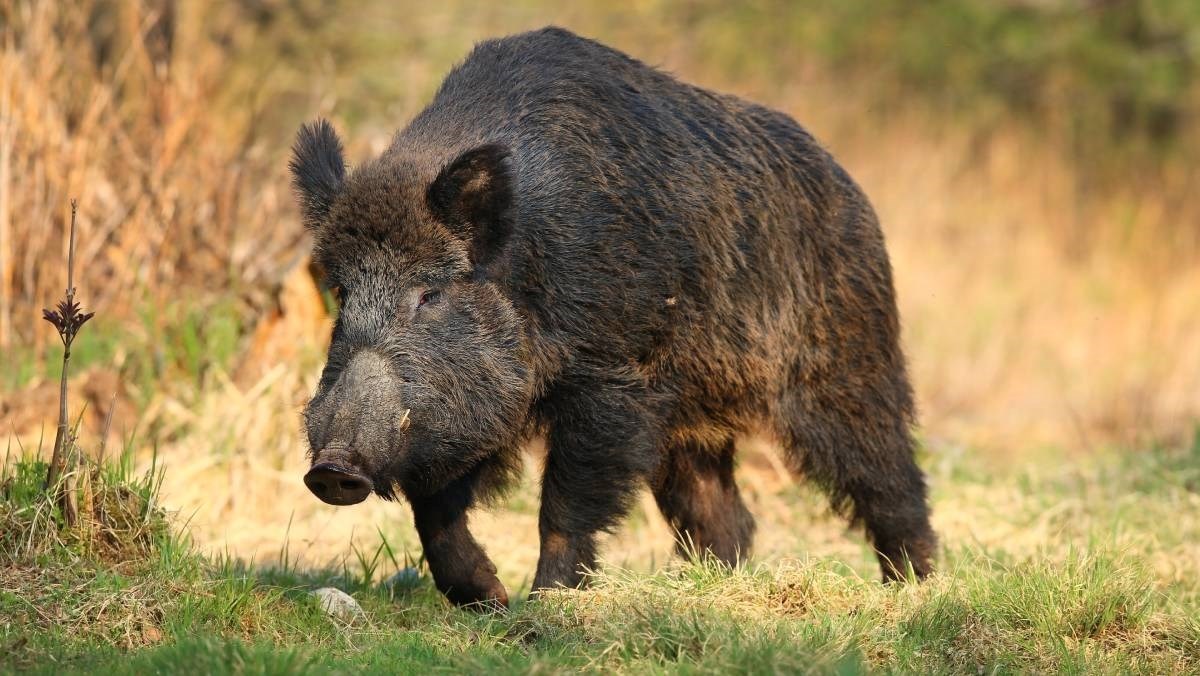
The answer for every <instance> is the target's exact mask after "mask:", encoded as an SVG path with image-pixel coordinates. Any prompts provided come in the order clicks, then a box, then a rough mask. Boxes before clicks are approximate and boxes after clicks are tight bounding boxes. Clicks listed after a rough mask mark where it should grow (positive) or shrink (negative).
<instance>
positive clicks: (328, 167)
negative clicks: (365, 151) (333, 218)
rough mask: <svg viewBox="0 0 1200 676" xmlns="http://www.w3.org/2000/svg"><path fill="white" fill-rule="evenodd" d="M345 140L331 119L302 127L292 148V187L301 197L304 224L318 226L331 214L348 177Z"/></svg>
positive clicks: (310, 226) (311, 226) (290, 166)
mask: <svg viewBox="0 0 1200 676" xmlns="http://www.w3.org/2000/svg"><path fill="white" fill-rule="evenodd" d="M342 155H343V152H342V142H341V140H340V139H338V136H337V133H336V132H334V130H333V125H331V124H329V121H328V120H323V119H322V120H317V121H315V122H312V123H310V124H306V125H303V126H302V127H300V132H299V133H298V134H296V144H295V146H294V147H293V148H292V161H291V163H290V164H289V168H290V169H291V171H292V187H293V188H294V189H295V191H296V195H297V196H298V197H299V198H300V211H301V212H302V213H303V215H304V224H305V225H306V226H308V227H309V228H316V227H317V226H319V225H320V224H321V222H322V221H323V220H324V219H325V217H326V216H327V215H329V208H330V207H331V206H332V205H333V200H334V199H335V198H336V197H337V194H338V191H339V190H341V187H342V182H343V181H344V180H345V179H346V165H345V163H344V162H343V160H342Z"/></svg>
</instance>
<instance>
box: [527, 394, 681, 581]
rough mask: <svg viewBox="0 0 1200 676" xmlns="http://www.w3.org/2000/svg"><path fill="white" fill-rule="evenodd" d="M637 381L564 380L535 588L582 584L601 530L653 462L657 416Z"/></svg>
mask: <svg viewBox="0 0 1200 676" xmlns="http://www.w3.org/2000/svg"><path fill="white" fill-rule="evenodd" d="M643 391H644V390H642V389H641V388H640V387H638V385H637V384H634V383H630V382H628V381H624V382H619V383H613V382H610V381H608V380H607V379H606V380H603V381H601V382H588V383H586V384H582V385H578V386H571V387H564V386H562V385H560V386H559V388H558V389H557V391H556V392H555V393H554V395H553V396H552V397H551V398H550V400H549V401H547V402H546V405H545V410H546V411H547V413H549V414H550V415H549V417H550V430H549V434H548V435H547V437H548V438H547V441H548V444H547V446H548V449H547V455H546V469H545V473H544V474H543V477H542V504H541V511H540V513H539V519H538V532H539V535H540V536H541V541H542V542H541V553H540V556H539V557H538V565H537V574H536V575H535V576H534V579H533V591H534V592H536V591H538V590H540V589H548V588H552V587H557V586H564V587H578V586H580V585H581V584H582V583H583V582H584V571H585V569H593V568H595V566H596V535H597V534H598V533H599V532H600V531H604V530H608V529H611V528H613V527H615V526H616V525H618V523H619V522H620V520H621V518H622V517H624V516H625V514H626V513H627V512H628V511H629V507H630V504H631V503H632V498H633V496H634V495H635V493H636V491H637V489H638V487H639V485H640V484H641V482H642V481H643V480H644V478H645V477H646V476H647V475H648V473H649V471H650V470H651V469H652V468H653V467H654V465H655V450H654V449H655V448H656V444H655V443H654V441H655V439H656V435H655V430H657V429H658V426H657V425H655V424H654V423H653V421H654V420H655V419H656V417H655V416H654V414H653V413H652V412H651V411H650V409H649V407H647V405H646V401H647V400H648V398H646V397H642V396H639V395H640V393H641V392H643Z"/></svg>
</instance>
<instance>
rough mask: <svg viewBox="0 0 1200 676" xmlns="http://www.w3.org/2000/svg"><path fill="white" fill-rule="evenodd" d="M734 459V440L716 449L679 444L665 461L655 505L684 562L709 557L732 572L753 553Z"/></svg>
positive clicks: (750, 527)
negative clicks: (693, 557)
mask: <svg viewBox="0 0 1200 676" xmlns="http://www.w3.org/2000/svg"><path fill="white" fill-rule="evenodd" d="M733 453H734V448H733V438H732V437H730V438H729V439H726V440H725V441H724V442H722V443H721V444H719V445H718V446H716V447H715V448H714V447H707V446H703V445H700V444H697V443H693V442H686V443H682V442H681V443H677V444H674V445H672V447H671V448H670V449H669V450H668V451H667V453H666V456H665V457H664V458H663V464H662V467H660V468H659V471H658V476H657V478H656V481H655V484H654V499H655V501H656V502H658V507H659V509H661V510H662V513H663V516H664V517H666V519H667V522H668V523H670V524H671V527H672V528H674V529H675V532H676V536H677V538H678V543H677V547H676V549H677V550H678V551H679V553H680V554H681V555H683V556H688V555H689V554H691V553H692V552H695V553H698V554H704V553H708V554H711V555H712V556H715V557H716V558H718V559H720V560H721V561H723V562H725V563H726V564H729V565H731V566H732V565H736V564H737V563H738V561H739V560H741V559H744V558H745V557H746V556H747V555H749V553H750V543H751V540H752V538H753V537H754V517H753V516H751V515H750V511H749V510H747V509H746V505H745V504H744V503H743V502H742V496H741V494H740V493H738V487H737V483H735V482H734V478H733Z"/></svg>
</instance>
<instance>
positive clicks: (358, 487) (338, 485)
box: [304, 462, 375, 506]
mask: <svg viewBox="0 0 1200 676" xmlns="http://www.w3.org/2000/svg"><path fill="white" fill-rule="evenodd" d="M304 485H305V486H308V490H310V491H312V493H313V495H315V496H317V497H318V498H320V499H321V501H322V502H326V503H329V504H331V505H339V506H341V505H356V504H358V503H360V502H362V501H363V500H366V499H367V496H368V495H370V494H371V491H372V490H373V489H374V487H375V486H374V483H373V482H372V481H371V479H370V478H368V477H367V476H366V475H365V474H363V473H362V472H359V471H358V470H354V469H349V468H347V467H342V466H340V465H337V464H334V463H332V462H322V463H318V464H316V465H313V466H312V469H310V470H308V474H305V475H304Z"/></svg>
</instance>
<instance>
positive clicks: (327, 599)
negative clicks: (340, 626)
mask: <svg viewBox="0 0 1200 676" xmlns="http://www.w3.org/2000/svg"><path fill="white" fill-rule="evenodd" d="M312 595H313V596H315V597H317V602H318V603H320V604H321V610H324V611H325V612H326V613H328V614H329V616H330V617H336V618H337V619H339V620H342V621H343V622H352V621H354V620H355V619H358V618H359V617H362V615H363V609H362V606H360V605H358V601H355V600H354V597H353V596H350V595H349V594H347V593H346V592H344V591H342V590H341V589H335V588H333V587H321V588H320V589H318V590H316V591H314V592H313V593H312Z"/></svg>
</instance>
